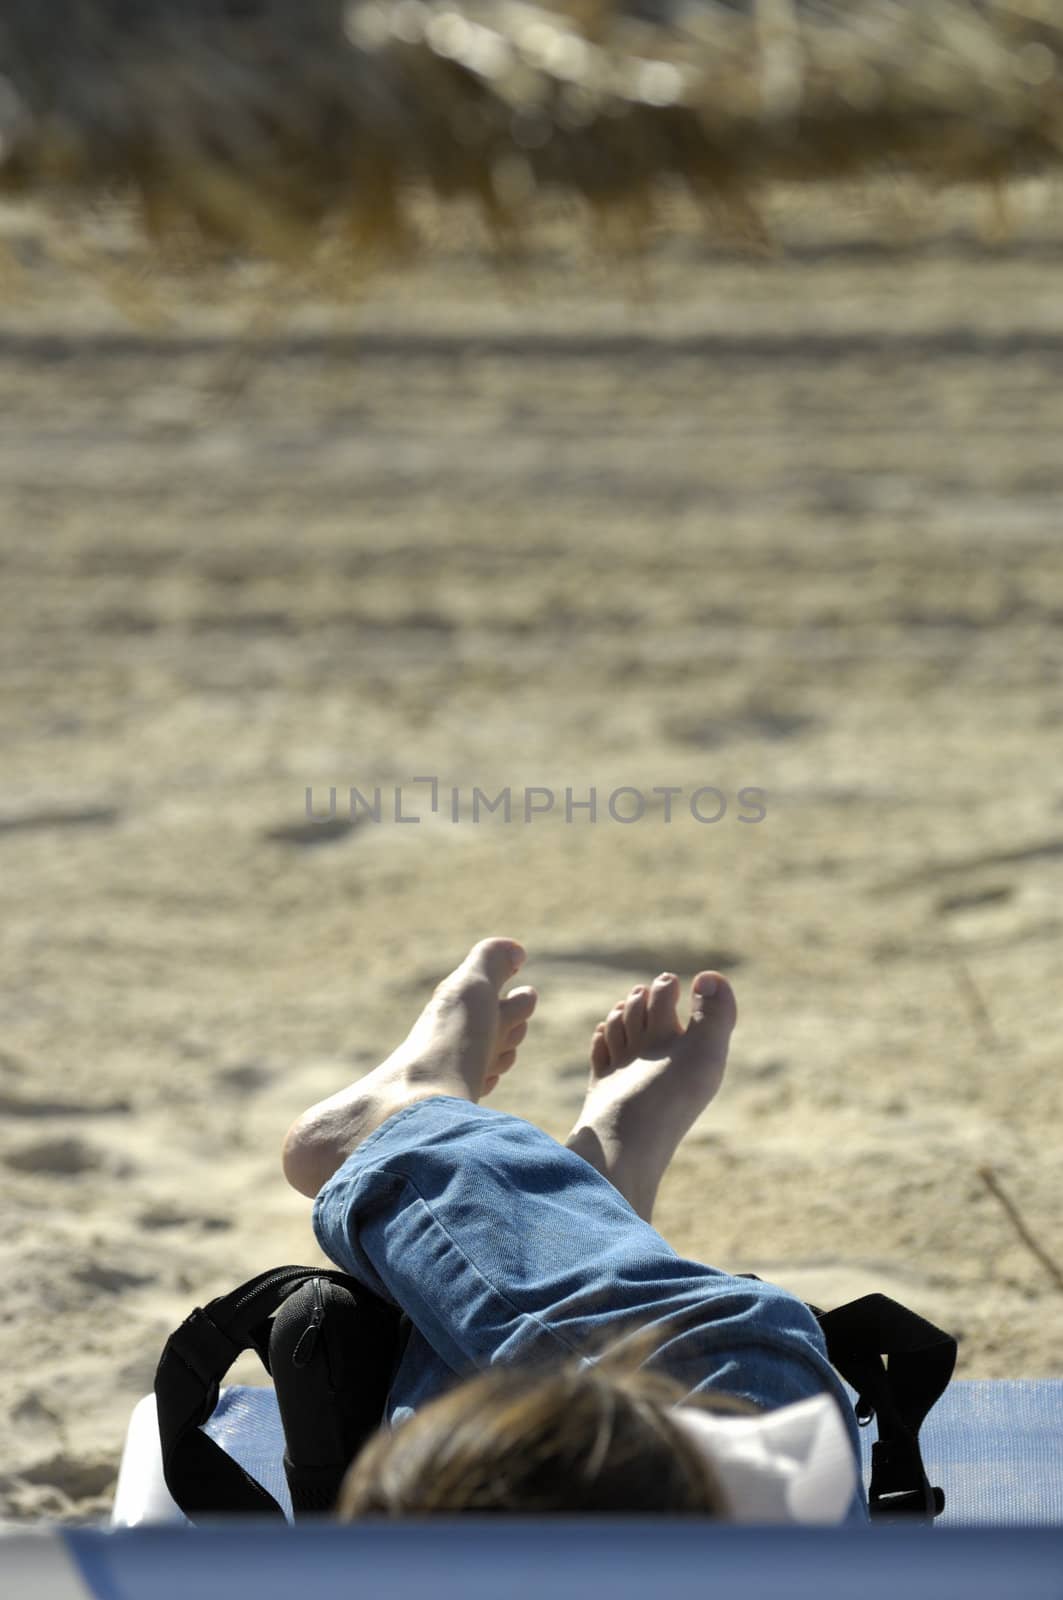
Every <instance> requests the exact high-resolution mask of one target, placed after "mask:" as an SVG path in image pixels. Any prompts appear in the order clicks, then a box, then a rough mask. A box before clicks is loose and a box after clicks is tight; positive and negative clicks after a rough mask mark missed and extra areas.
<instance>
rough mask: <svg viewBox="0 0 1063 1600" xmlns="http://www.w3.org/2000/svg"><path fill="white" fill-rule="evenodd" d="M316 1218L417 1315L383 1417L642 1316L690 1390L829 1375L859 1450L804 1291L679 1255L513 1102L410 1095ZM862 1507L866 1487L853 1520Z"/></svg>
mask: <svg viewBox="0 0 1063 1600" xmlns="http://www.w3.org/2000/svg"><path fill="white" fill-rule="evenodd" d="M314 1232H315V1234H316V1236H317V1239H318V1242H319V1244H320V1245H321V1248H322V1249H323V1250H324V1252H325V1254H326V1255H327V1256H329V1257H330V1258H331V1260H333V1261H334V1262H335V1263H336V1264H337V1266H339V1267H341V1268H342V1270H343V1271H344V1272H349V1273H350V1274H351V1275H352V1276H353V1277H355V1278H357V1279H358V1280H359V1281H360V1282H361V1283H363V1284H365V1286H366V1287H367V1288H368V1289H370V1290H372V1291H373V1293H375V1294H377V1295H380V1296H381V1297H382V1298H384V1299H385V1300H389V1301H392V1302H394V1303H395V1304H396V1305H398V1306H400V1307H401V1308H402V1310H403V1311H404V1312H405V1313H406V1315H407V1316H408V1317H409V1319H410V1322H411V1324H412V1331H411V1334H410V1338H409V1341H408V1343H407V1345H406V1349H405V1352H404V1354H403V1357H402V1360H401V1362H400V1364H399V1368H398V1371H397V1372H396V1375H395V1379H394V1382H393V1385H392V1391H391V1396H390V1399H389V1403H388V1417H389V1420H391V1421H399V1420H401V1419H402V1418H403V1417H404V1416H406V1415H407V1414H408V1413H409V1412H410V1411H412V1410H415V1409H416V1408H417V1407H418V1406H419V1405H423V1404H424V1403H425V1402H426V1401H428V1400H430V1399H432V1398H433V1397H434V1396H435V1395H437V1394H440V1393H441V1392H442V1391H443V1390H444V1389H447V1388H449V1387H450V1386H451V1385H452V1384H453V1383H454V1381H455V1378H456V1376H465V1375H468V1374H469V1373H471V1372H473V1371H476V1370H479V1369H481V1368H484V1367H488V1366H491V1365H493V1364H494V1363H496V1362H505V1363H514V1362H519V1361H523V1360H526V1359H529V1358H538V1357H541V1356H543V1355H548V1354H553V1355H556V1356H577V1357H583V1358H586V1357H588V1356H591V1357H593V1356H594V1355H595V1354H600V1353H601V1352H602V1350H603V1348H604V1347H605V1346H606V1345H607V1344H609V1343H615V1342H616V1340H617V1339H618V1338H619V1337H620V1335H621V1334H625V1333H632V1332H634V1331H635V1330H636V1329H638V1330H644V1329H647V1328H650V1329H654V1330H657V1332H658V1335H659V1338H656V1339H654V1351H655V1353H654V1358H653V1359H654V1364H655V1365H659V1366H660V1367H661V1368H663V1369H664V1370H665V1371H667V1372H669V1373H670V1374H671V1375H672V1376H673V1377H674V1378H676V1379H678V1381H679V1382H680V1383H681V1384H682V1385H683V1386H684V1388H685V1389H686V1390H687V1391H688V1392H690V1393H696V1392H697V1391H699V1390H706V1389H719V1390H723V1391H725V1392H727V1393H729V1394H735V1395H740V1396H741V1397H742V1398H743V1399H746V1400H750V1401H752V1402H753V1404H754V1405H757V1406H761V1407H763V1408H765V1409H767V1410H771V1409H774V1408H775V1407H777V1406H783V1405H787V1404H789V1403H790V1402H792V1401H795V1400H804V1399H807V1398H808V1397H809V1396H810V1395H815V1394H820V1393H822V1391H824V1390H826V1391H828V1392H829V1393H830V1394H832V1395H833V1396H834V1397H835V1399H836V1400H837V1401H838V1404H839V1405H840V1406H841V1408H842V1412H843V1414H844V1416H845V1417H846V1419H847V1422H848V1423H849V1426H850V1431H851V1435H852V1441H853V1449H854V1451H855V1452H856V1456H857V1461H859V1444H858V1439H857V1432H856V1418H855V1416H854V1413H853V1409H852V1405H851V1403H850V1400H849V1397H848V1394H847V1391H846V1389H845V1388H844V1386H843V1384H842V1382H841V1380H840V1379H839V1377H838V1376H837V1374H836V1373H835V1371H834V1368H833V1367H832V1366H831V1364H830V1362H829V1361H828V1360H827V1351H826V1344H825V1342H824V1338H823V1334H822V1332H821V1331H820V1327H819V1324H818V1323H817V1321H816V1319H815V1317H814V1316H813V1315H812V1313H811V1312H810V1311H809V1310H808V1308H807V1306H805V1305H804V1304H803V1303H802V1302H801V1301H800V1300H798V1299H797V1298H796V1297H795V1296H794V1295H792V1294H789V1293H787V1292H786V1290H784V1289H780V1288H778V1287H777V1286H776V1285H774V1284H771V1283H763V1282H760V1281H757V1280H751V1279H746V1278H736V1277H733V1276H732V1275H731V1274H730V1273H727V1272H720V1271H718V1270H717V1269H716V1268H715V1267H706V1266H702V1265H701V1264H700V1263H698V1262H695V1261H686V1260H684V1259H683V1257H682V1256H679V1255H677V1254H676V1252H675V1251H674V1250H673V1249H671V1247H670V1246H669V1245H668V1244H666V1243H665V1241H664V1239H662V1238H661V1236H660V1234H659V1233H657V1232H656V1230H655V1229H654V1228H652V1227H651V1226H650V1224H649V1223H648V1222H644V1221H643V1220H642V1218H641V1217H639V1216H638V1215H637V1214H636V1213H635V1212H634V1211H633V1210H632V1208H631V1207H630V1206H629V1205H628V1203H627V1201H626V1200H625V1199H624V1198H623V1197H622V1196H621V1195H620V1193H619V1192H618V1191H617V1190H616V1189H614V1187H613V1185H612V1184H611V1183H610V1182H609V1181H608V1179H606V1178H603V1177H602V1176H601V1174H600V1173H598V1172H596V1171H595V1170H594V1168H593V1167H591V1166H589V1165H588V1163H587V1162H586V1161H584V1160H583V1158H582V1157H581V1156H578V1155H575V1154H574V1153H573V1152H572V1151H571V1150H567V1149H566V1148H565V1147H564V1145H560V1144H558V1143H557V1141H556V1140H555V1139H552V1138H550V1136H549V1135H548V1134H546V1133H543V1132H542V1130H541V1129H539V1128H536V1127H534V1126H533V1125H532V1124H531V1123H529V1122H525V1121H523V1119H522V1118H520V1117H513V1116H508V1115H506V1114H505V1113H503V1112H499V1111H491V1110H488V1109H487V1108H486V1107H484V1106H478V1105H473V1104H472V1103H471V1102H470V1101H467V1100H460V1099H457V1098H455V1097H452V1096H450V1095H438V1096H435V1097H433V1098H432V1099H430V1100H420V1101H416V1102H415V1103H414V1104H413V1105H410V1106H407V1107H406V1108H405V1109H404V1110H403V1111H399V1112H397V1113H396V1114H395V1115H394V1116H392V1117H389V1118H388V1119H387V1121H386V1122H384V1123H383V1124H382V1125H381V1126H380V1127H379V1128H377V1130H376V1131H375V1132H374V1133H372V1134H370V1136H369V1138H368V1139H366V1140H365V1141H364V1142H363V1143H362V1144H361V1145H360V1146H359V1147H358V1149H357V1150H356V1151H355V1152H354V1154H353V1155H352V1156H350V1157H349V1158H348V1160H347V1161H345V1162H344V1164H343V1166H342V1167H340V1169H339V1171H338V1172H336V1173H335V1175H334V1176H333V1177H332V1178H330V1179H329V1181H328V1182H327V1183H326V1184H325V1186H324V1188H323V1189H322V1190H321V1193H320V1194H319V1195H318V1197H317V1200H316V1201H315V1203H314ZM866 1518H867V1506H866V1501H865V1499H864V1497H863V1491H862V1490H861V1491H860V1493H859V1494H858V1495H857V1497H856V1500H855V1501H854V1505H853V1508H852V1510H851V1513H850V1520H857V1521H865V1520H866Z"/></svg>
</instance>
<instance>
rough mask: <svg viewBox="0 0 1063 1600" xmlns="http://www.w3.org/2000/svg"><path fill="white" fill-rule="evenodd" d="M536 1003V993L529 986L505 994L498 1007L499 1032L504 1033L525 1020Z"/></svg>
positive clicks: (537, 998) (537, 1001) (537, 999)
mask: <svg viewBox="0 0 1063 1600" xmlns="http://www.w3.org/2000/svg"><path fill="white" fill-rule="evenodd" d="M538 1003H539V996H538V993H537V992H536V991H535V990H534V989H531V988H522V989H514V990H513V991H512V992H511V993H510V994H507V995H506V997H505V999H504V1000H502V1001H501V1002H500V1003H499V1007H498V1029H499V1032H500V1033H505V1031H506V1029H507V1028H511V1027H513V1026H514V1025H515V1024H516V1023H518V1022H527V1020H528V1018H529V1017H530V1016H531V1014H532V1012H533V1011H534V1010H535V1007H536V1006H537V1005H538Z"/></svg>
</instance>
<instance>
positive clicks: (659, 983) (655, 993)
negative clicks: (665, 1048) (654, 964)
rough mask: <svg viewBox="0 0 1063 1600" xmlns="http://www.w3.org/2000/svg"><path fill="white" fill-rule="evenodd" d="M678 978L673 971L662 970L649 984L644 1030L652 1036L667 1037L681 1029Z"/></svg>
mask: <svg viewBox="0 0 1063 1600" xmlns="http://www.w3.org/2000/svg"><path fill="white" fill-rule="evenodd" d="M678 1000H679V979H678V978H677V977H676V975H675V973H674V972H662V973H661V975H660V977H659V978H654V980H653V983H652V985H651V986H650V997H649V1003H648V1005H647V1008H646V1032H647V1033H648V1034H649V1035H650V1036H651V1037H653V1038H667V1037H668V1035H669V1034H673V1033H680V1032H681V1031H682V1029H681V1026H680V1022H679V1012H678V1010H677V1009H676V1008H677V1004H678Z"/></svg>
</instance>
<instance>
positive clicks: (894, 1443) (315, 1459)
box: [155, 1267, 956, 1522]
mask: <svg viewBox="0 0 1063 1600" xmlns="http://www.w3.org/2000/svg"><path fill="white" fill-rule="evenodd" d="M743 1276H745V1277H749V1278H753V1277H755V1276H756V1274H755V1273H745V1274H743ZM810 1309H811V1310H812V1311H813V1313H814V1314H815V1316H816V1317H817V1318H818V1320H819V1323H820V1326H821V1327H822V1329H823V1333H824V1335H825V1338H826V1341H827V1353H828V1355H829V1357H830V1359H831V1362H832V1363H833V1365H834V1366H835V1368H836V1369H837V1371H838V1372H839V1373H840V1374H841V1376H842V1377H843V1378H844V1379H845V1380H846V1382H847V1383H848V1384H849V1385H850V1386H851V1387H852V1388H853V1389H855V1391H856V1393H857V1396H858V1398H857V1402H856V1415H857V1421H858V1422H859V1423H860V1425H861V1426H866V1425H867V1424H868V1423H869V1422H870V1421H871V1420H872V1418H875V1417H877V1419H878V1440H877V1442H876V1443H875V1444H874V1445H873V1446H872V1449H871V1458H872V1460H871V1487H870V1491H869V1495H868V1499H869V1505H870V1511H871V1516H872V1518H874V1519H876V1520H879V1519H893V1518H902V1519H904V1520H905V1521H923V1522H932V1521H933V1519H934V1518H935V1517H936V1516H938V1515H939V1514H940V1513H941V1511H942V1510H943V1509H944V1505H945V1496H944V1494H943V1493H942V1491H941V1490H940V1489H936V1488H932V1487H931V1485H930V1481H929V1479H928V1478H927V1475H926V1471H925V1469H924V1466H923V1458H922V1452H921V1450H920V1447H919V1430H920V1428H921V1427H922V1424H923V1421H924V1419H925V1418H926V1415H927V1413H928V1412H929V1410H930V1408H931V1407H932V1406H933V1405H934V1404H935V1402H936V1401H937V1400H938V1399H939V1398H940V1397H941V1395H942V1394H943V1393H944V1392H945V1388H946V1386H947V1385H948V1382H949V1379H950V1378H951V1376H952V1371H953V1368H954V1366H955V1364H956V1341H955V1339H953V1338H951V1337H950V1336H949V1335H948V1334H946V1333H943V1332H942V1331H941V1329H940V1328H935V1327H934V1325H933V1323H930V1322H927V1321H926V1320H925V1319H924V1318H923V1317H920V1316H917V1315H916V1313H915V1312H914V1311H909V1310H908V1309H907V1307H905V1306H902V1305H899V1304H898V1302H897V1301H896V1300H890V1299H888V1298H887V1297H886V1296H885V1295H881V1294H870V1295H864V1296H863V1298H862V1299H860V1300H853V1301H851V1302H850V1303H849V1304H848V1305H844V1306H839V1307H838V1308H837V1309H836V1310H834V1311H820V1310H819V1309H817V1307H815V1306H812V1307H811V1308H810ZM409 1326H410V1325H409V1322H408V1320H407V1319H406V1318H405V1317H404V1316H403V1315H402V1313H401V1312H399V1311H398V1310H397V1309H396V1308H395V1307H393V1306H390V1305H387V1304H386V1303H385V1302H384V1301H382V1300H380V1299H379V1298H378V1297H377V1296H375V1295H373V1294H370V1293H369V1292H368V1291H367V1290H366V1289H364V1288H363V1287H362V1286H361V1284H359V1283H357V1282H356V1281H355V1279H353V1278H350V1277H348V1276H347V1275H346V1274H344V1273H342V1272H325V1271H321V1270H320V1269H317V1268H313V1267H279V1268H277V1269H276V1270H275V1271H273V1272H264V1273H261V1274H260V1275H259V1276H258V1277H257V1278H251V1279H250V1280H249V1281H248V1282H247V1283H243V1284H241V1285H240V1286H239V1288H237V1289H233V1290H232V1291H231V1293H229V1294H226V1295H222V1296H220V1297H219V1298H218V1299H216V1300H211V1301H210V1302H209V1304H208V1305H207V1306H206V1307H205V1308H204V1309H199V1308H198V1307H197V1309H196V1310H195V1311H193V1312H192V1314H191V1316H189V1317H186V1319H185V1321H184V1322H182V1324H181V1326H180V1327H179V1328H177V1329H176V1330H175V1332H174V1333H172V1334H171V1335H170V1338H169V1339H168V1340H167V1342H166V1347H165V1349H164V1350H163V1353H162V1357H161V1359H160V1361H159V1366H158V1370H157V1371H156V1374H155V1400H156V1405H157V1408H158V1416H159V1436H160V1441H161V1444H162V1464H163V1474H164V1476H165V1479H166V1487H167V1488H168V1489H169V1491H170V1494H171V1495H172V1496H173V1499H174V1500H175V1501H176V1502H177V1504H178V1505H179V1506H180V1508H181V1510H182V1511H184V1512H185V1514H186V1515H187V1516H188V1517H190V1518H191V1519H192V1520H193V1521H194V1520H195V1518H196V1517H197V1516H202V1515H215V1516H217V1515H232V1514H234V1513H245V1512H250V1513H254V1514H256V1515H258V1516H281V1517H282V1516H283V1515H284V1513H283V1511H282V1509H281V1507H280V1506H279V1505H278V1504H277V1502H276V1500H274V1498H273V1496H272V1495H271V1494H269V1493H267V1491H266V1490H265V1489H264V1488H263V1487H262V1486H261V1484H259V1483H257V1482H256V1481H255V1479H254V1478H252V1477H251V1476H250V1474H249V1473H247V1472H245V1471H244V1469H243V1468H242V1467H241V1466H240V1465H239V1464H238V1463H237V1462H236V1461H234V1460H233V1458H232V1457H231V1456H229V1455H228V1454H227V1453H226V1452H225V1451H224V1450H223V1449H222V1448H221V1446H220V1445H218V1444H216V1443H215V1442H214V1440H213V1439H211V1438H210V1437H209V1436H208V1435H207V1434H205V1433H203V1432H202V1427H201V1425H202V1424H203V1423H205V1422H206V1421H207V1420H208V1419H209V1418H210V1416H211V1415H212V1414H213V1412H214V1408H215V1406H216V1405H217V1403H218V1390H219V1385H220V1383H221V1380H222V1378H224V1376H225V1374H226V1373H227V1372H228V1370H229V1368H230V1367H231V1366H232V1364H233V1362H234V1361H235V1360H236V1358H237V1356H238V1355H240V1354H241V1352H242V1351H244V1350H248V1349H253V1350H255V1351H257V1353H258V1355H259V1357H260V1359H261V1361H262V1364H263V1366H264V1367H265V1368H266V1371H267V1372H268V1373H269V1374H270V1376H271V1377H272V1379H273V1386H274V1389H275V1390H276V1395H277V1406H278V1410H279V1412H280V1417H281V1422H282V1424H283V1427H284V1437H285V1454H284V1471H285V1476H286V1477H287V1480H288V1487H289V1489H290V1490H291V1497H292V1509H293V1513H294V1515H295V1516H296V1517H297V1518H300V1517H304V1516H307V1515H314V1514H317V1515H320V1514H321V1513H324V1512H328V1511H331V1510H332V1509H333V1507H334V1506H335V1503H336V1498H337V1496H338V1494H339V1489H340V1485H341V1483H342V1481H343V1477H344V1474H345V1473H346V1470H347V1468H348V1466H349V1465H350V1463H351V1461H352V1460H353V1459H354V1457H355V1456H356V1455H357V1453H358V1451H359V1450H360V1449H361V1447H362V1445H363V1444H364V1443H365V1442H366V1440H367V1439H368V1438H369V1437H370V1435H371V1434H373V1433H374V1432H375V1431H376V1429H377V1428H378V1427H379V1426H380V1425H381V1423H382V1422H383V1420H384V1409H385V1406H386V1403H387V1397H388V1392H389V1390H390V1387H391V1382H392V1378H393V1377H394V1374H395V1369H396V1367H397V1366H398V1360H399V1356H400V1355H401V1352H402V1348H403V1346H404V1343H405V1338H406V1335H407V1334H408V1332H409ZM884 1357H885V1360H884V1359H883V1358H884Z"/></svg>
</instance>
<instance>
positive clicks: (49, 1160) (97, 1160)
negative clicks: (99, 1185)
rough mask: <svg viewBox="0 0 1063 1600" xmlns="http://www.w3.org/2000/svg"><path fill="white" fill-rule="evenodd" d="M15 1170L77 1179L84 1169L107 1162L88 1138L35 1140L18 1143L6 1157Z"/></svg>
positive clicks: (4, 1160) (5, 1159) (87, 1170)
mask: <svg viewBox="0 0 1063 1600" xmlns="http://www.w3.org/2000/svg"><path fill="white" fill-rule="evenodd" d="M3 1162H4V1165H5V1166H6V1167H10V1168H11V1169H12V1171H14V1172H41V1173H50V1174H52V1175H53V1176H55V1177H60V1178H76V1177H78V1176H79V1175H80V1174H81V1173H83V1172H96V1171H98V1170H99V1169H100V1168H101V1167H102V1166H103V1165H104V1157H103V1153H102V1151H100V1150H98V1149H97V1148H96V1147H95V1145H91V1144H89V1142H88V1140H86V1139H77V1138H73V1137H70V1138H65V1139H35V1140H33V1142H32V1143H30V1144H23V1145H17V1146H16V1147H15V1149H14V1150H9V1151H8V1152H7V1153H6V1155H5V1156H4V1157H3Z"/></svg>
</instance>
